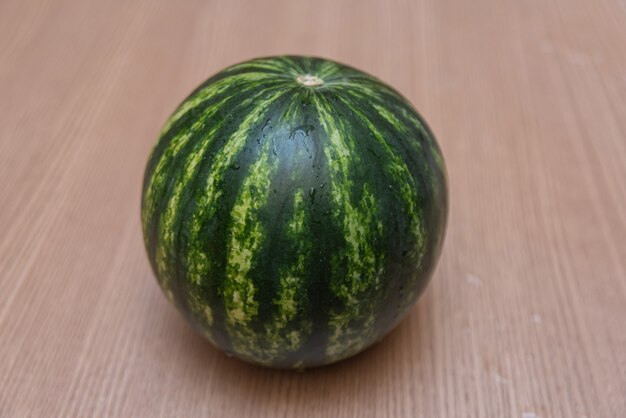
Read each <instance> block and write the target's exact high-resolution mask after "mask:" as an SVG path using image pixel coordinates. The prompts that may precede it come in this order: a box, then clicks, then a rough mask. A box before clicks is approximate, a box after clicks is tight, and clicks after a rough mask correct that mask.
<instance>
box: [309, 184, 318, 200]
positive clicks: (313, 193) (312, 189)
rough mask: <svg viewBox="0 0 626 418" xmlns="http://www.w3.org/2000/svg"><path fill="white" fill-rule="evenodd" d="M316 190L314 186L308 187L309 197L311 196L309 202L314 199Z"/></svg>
mask: <svg viewBox="0 0 626 418" xmlns="http://www.w3.org/2000/svg"><path fill="white" fill-rule="evenodd" d="M316 192H317V190H316V189H315V187H311V188H310V189H309V197H310V198H311V203H313V202H314V201H315V193H316Z"/></svg>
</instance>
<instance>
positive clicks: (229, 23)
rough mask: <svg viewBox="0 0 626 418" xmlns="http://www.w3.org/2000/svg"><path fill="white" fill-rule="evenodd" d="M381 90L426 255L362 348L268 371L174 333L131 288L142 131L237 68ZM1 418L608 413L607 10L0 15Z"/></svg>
mask: <svg viewBox="0 0 626 418" xmlns="http://www.w3.org/2000/svg"><path fill="white" fill-rule="evenodd" d="M284 53H292V54H304V55H319V56H324V57H328V58H332V59H336V60H338V61H341V62H345V63H349V64H351V65H353V66H355V67H357V68H360V69H363V70H365V71H367V72H370V73H372V74H374V75H376V76H378V77H380V78H381V79H383V80H385V81H387V82H388V83H390V84H391V85H393V86H394V87H396V88H397V89H398V90H400V91H401V92H403V94H404V95H406V96H407V97H408V98H409V99H410V100H411V101H412V102H413V103H414V104H415V106H416V107H417V108H418V109H419V110H420V112H421V113H422V114H423V115H424V117H425V118H426V119H427V120H428V122H429V123H430V125H431V126H432V128H433V130H434V132H435V134H436V136H437V138H438V141H439V143H440V144H441V147H442V149H443V152H444V155H445V158H446V161H447V167H448V172H449V179H450V199H451V211H450V219H449V228H448V233H447V237H446V242H445V248H444V251H443V254H442V257H441V259H440V263H439V265H438V268H437V270H436V273H435V275H434V277H433V280H432V282H431V283H430V285H429V287H428V289H427V291H426V292H425V293H424V294H423V295H422V297H421V298H420V300H419V301H418V303H417V304H416V306H415V308H414V309H413V310H412V311H411V312H410V314H409V316H408V317H407V318H406V319H405V320H404V321H403V322H402V323H401V324H400V326H398V328H397V329H396V330H395V331H394V332H393V333H391V334H390V335H389V336H388V337H387V338H386V339H385V340H384V341H383V342H382V343H380V344H378V345H376V346H375V347H373V348H371V349H369V350H368V351H366V352H365V353H363V354H361V355H359V356H357V357H354V358H352V359H350V360H347V361H344V362H342V363H339V364H337V365H334V366H329V367H325V368H320V369H311V370H307V371H305V372H301V373H298V372H286V371H273V370H269V369H263V368H259V367H254V366H249V365H246V364H244V363H241V362H239V361H237V360H235V359H231V358H227V357H226V356H225V355H223V354H222V353H221V352H219V351H218V350H216V349H214V348H212V347H211V346H210V345H209V344H208V343H206V342H204V341H203V340H202V339H201V338H200V337H198V336H197V335H196V334H194V332H193V331H192V330H191V329H190V328H189V326H187V324H186V323H185V322H184V321H183V319H182V318H181V316H180V315H179V314H178V313H177V312H176V311H175V310H174V308H172V307H171V306H170V305H169V304H168V303H167V301H166V298H165V297H164V296H163V295H162V293H161V291H160V290H159V287H158V285H157V283H156V281H155V279H154V277H153V274H152V272H151V271H150V268H149V264H148V261H147V258H146V255H145V252H144V248H143V241H142V235H141V228H140V218H139V203H140V189H141V180H142V176H143V170H144V165H145V163H146V161H147V157H148V153H149V152H150V149H151V147H152V145H153V143H154V141H155V138H156V135H157V134H158V132H159V129H160V127H161V125H162V123H163V122H164V120H165V118H166V117H167V116H168V115H169V113H170V112H171V111H172V110H173V109H174V107H175V106H176V105H177V104H178V103H179V102H180V101H181V100H182V99H183V98H184V97H185V96H186V95H187V94H188V93H189V92H190V91H191V90H192V89H193V88H194V87H196V86H197V85H198V84H199V83H200V82H201V81H203V80H204V79H205V78H207V77H208V76H209V75H211V74H213V73H214V72H216V71H218V70H220V69H221V68H223V67H225V66H227V65H230V64H233V63H235V62H239V61H242V60H245V59H248V58H252V57H257V56H266V55H275V54H284ZM0 231H1V233H0V416H2V417H19V416H59V417H68V416H79V417H86V416H120V417H130V416H146V417H152V416H167V417H170V416H172V417H173V416H176V417H195V416H210V417H243V416H254V417H282V416H285V417H293V416H298V417H308V416H320V417H322V416H327V417H348V416H358V417H365V416H377V417H402V416H423V417H518V418H532V417H541V418H545V417H574V418H582V417H589V418H591V417H624V416H626V261H625V260H626V3H624V2H623V1H619V0H616V1H609V0H594V1H588V0H569V1H568V0H560V1H556V0H555V1H530V0H523V1H514V0H512V1H501V0H476V1H461V0H459V1H452V0H422V1H408V0H407V1H378V2H370V1H361V0H359V1H356V0H355V1H351V2H349V1H338V0H326V1H321V0H320V1H315V2H298V1H287V0H285V1H282V2H281V1H248V2H241V1H232V0H229V1H222V2H215V1H212V2H203V1H199V0H198V1H180V2H174V1H167V0H144V1H116V2H109V1H92V0H88V1H78V0H63V1H17V0H12V1H11V0H10V1H3V2H0Z"/></svg>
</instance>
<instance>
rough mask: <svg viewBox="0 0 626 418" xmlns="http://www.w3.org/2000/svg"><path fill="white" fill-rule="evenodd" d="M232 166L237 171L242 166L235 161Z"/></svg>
mask: <svg viewBox="0 0 626 418" xmlns="http://www.w3.org/2000/svg"><path fill="white" fill-rule="evenodd" d="M230 168H231V169H233V170H235V171H237V170H239V169H240V168H241V166H240V165H239V164H237V163H235V164H231V166H230Z"/></svg>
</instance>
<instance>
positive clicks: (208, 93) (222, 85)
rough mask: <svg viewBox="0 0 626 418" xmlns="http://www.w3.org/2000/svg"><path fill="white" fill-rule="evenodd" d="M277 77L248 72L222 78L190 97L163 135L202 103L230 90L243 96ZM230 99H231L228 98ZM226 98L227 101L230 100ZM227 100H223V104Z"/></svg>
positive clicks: (162, 130) (171, 119)
mask: <svg viewBox="0 0 626 418" xmlns="http://www.w3.org/2000/svg"><path fill="white" fill-rule="evenodd" d="M276 80H277V77H276V75H272V74H267V73H259V72H256V73H255V72H247V73H241V74H234V75H229V76H226V77H224V78H221V79H219V80H217V81H215V82H213V83H211V84H209V85H208V86H206V87H205V88H203V89H201V90H199V91H197V92H195V93H194V95H193V96H192V97H189V98H188V99H187V100H185V101H184V102H183V103H181V105H180V106H179V107H178V109H176V111H175V112H174V114H173V115H172V116H170V118H169V119H168V120H167V122H166V123H165V125H164V126H163V128H162V129H161V135H163V134H164V133H165V132H167V131H168V130H169V129H170V128H171V127H172V125H173V124H174V123H176V122H177V121H178V120H179V119H180V118H181V117H182V116H183V115H184V114H185V113H187V112H188V111H189V110H191V109H193V108H195V107H196V106H198V105H199V104H200V103H202V102H204V101H207V100H211V99H212V98H214V97H216V96H218V95H220V94H222V93H224V92H226V91H227V90H229V89H233V95H241V94H242V93H243V92H244V90H248V89H252V88H255V87H259V85H260V84H261V83H263V82H267V81H276ZM228 98H229V97H228ZM228 98H226V100H227V99H228ZM226 100H222V101H221V103H222V104H223V103H224V102H225V101H226ZM219 106H220V104H216V105H213V106H211V108H215V107H219Z"/></svg>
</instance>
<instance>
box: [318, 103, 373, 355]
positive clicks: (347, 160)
mask: <svg viewBox="0 0 626 418" xmlns="http://www.w3.org/2000/svg"><path fill="white" fill-rule="evenodd" d="M315 102H316V105H317V107H318V111H319V114H320V124H321V125H322V128H323V129H324V131H325V132H326V135H327V137H328V139H329V141H330V143H329V144H326V145H325V146H324V153H325V155H326V158H327V160H328V168H329V172H330V173H329V174H330V178H331V187H330V191H331V197H332V201H333V208H334V209H333V217H334V218H335V220H336V221H337V222H339V223H340V226H341V227H342V229H343V235H344V237H345V240H346V246H345V249H344V251H343V252H341V253H340V254H339V255H338V257H340V258H335V259H334V262H333V265H337V264H342V265H345V266H346V267H347V274H346V275H345V277H341V276H340V274H338V273H337V272H335V273H334V274H333V281H332V282H331V283H330V288H331V290H332V292H333V293H334V294H335V295H336V296H337V297H338V298H340V299H341V300H342V302H343V303H344V309H342V310H341V311H336V312H331V313H330V321H329V327H330V336H329V339H328V345H327V347H326V354H327V356H328V357H329V359H331V360H332V359H337V358H340V357H342V356H344V355H346V354H347V353H353V352H357V351H358V350H360V349H361V348H363V346H364V345H365V344H367V342H368V341H369V339H370V336H371V334H372V332H373V325H374V320H375V316H374V308H375V306H372V303H369V302H371V301H368V300H363V296H367V295H368V294H375V293H376V291H375V289H376V288H378V287H379V286H380V277H381V274H382V261H383V260H382V256H381V255H379V254H376V252H375V251H374V248H373V247H372V243H373V242H375V241H376V240H377V239H379V238H380V237H381V236H382V233H383V225H382V222H381V221H380V220H379V219H378V213H377V210H376V202H375V199H374V196H373V194H372V192H371V190H369V186H368V185H367V184H364V185H363V186H361V187H362V188H361V190H360V191H361V199H360V200H359V201H358V202H357V203H356V205H355V204H353V203H352V201H353V200H354V197H353V196H352V195H353V193H355V194H356V191H357V190H356V189H357V187H356V186H355V185H354V183H353V180H352V178H353V173H352V168H351V164H360V160H359V158H358V153H357V152H356V149H355V148H356V143H355V141H356V139H355V138H354V137H352V136H351V132H349V131H348V130H347V129H346V126H345V124H344V122H343V121H342V120H341V119H340V118H335V117H334V116H335V115H334V114H333V111H332V108H331V107H330V106H329V104H328V103H327V102H326V101H324V100H323V99H322V98H321V97H319V96H316V97H315ZM343 258H345V259H343ZM355 320H361V321H364V325H363V326H354V325H353V322H354V321H355Z"/></svg>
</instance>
